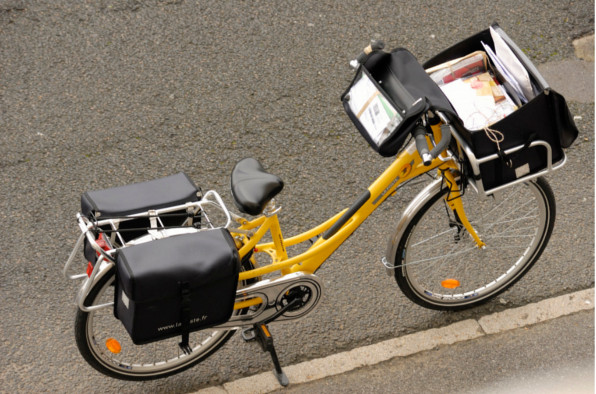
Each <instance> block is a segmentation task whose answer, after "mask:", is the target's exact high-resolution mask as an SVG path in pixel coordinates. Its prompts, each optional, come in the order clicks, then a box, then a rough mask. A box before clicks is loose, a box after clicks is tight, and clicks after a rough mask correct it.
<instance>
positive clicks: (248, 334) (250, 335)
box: [240, 327, 257, 342]
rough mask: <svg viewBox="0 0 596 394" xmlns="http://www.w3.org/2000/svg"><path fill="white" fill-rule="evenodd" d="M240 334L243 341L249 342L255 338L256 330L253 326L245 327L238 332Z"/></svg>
mask: <svg viewBox="0 0 596 394" xmlns="http://www.w3.org/2000/svg"><path fill="white" fill-rule="evenodd" d="M240 334H241V335H242V339H244V342H250V341H254V340H255V339H257V332H256V330H255V329H254V328H253V327H250V328H245V329H244V330H242V331H241V332H240Z"/></svg>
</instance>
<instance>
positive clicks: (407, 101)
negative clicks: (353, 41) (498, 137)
mask: <svg viewBox="0 0 596 394" xmlns="http://www.w3.org/2000/svg"><path fill="white" fill-rule="evenodd" d="M341 99H342V102H343V106H344V109H345V110H346V112H347V114H348V116H349V117H350V119H351V120H352V122H353V123H354V124H355V125H356V128H357V129H358V130H359V131H360V133H361V134H362V136H363V137H364V138H365V139H366V140H367V141H368V143H369V144H370V146H371V147H372V148H373V149H374V150H375V151H376V152H378V153H379V154H380V155H382V156H385V157H388V156H393V155H395V154H396V153H397V152H398V150H399V149H400V147H401V146H402V145H403V143H404V142H405V140H406V138H407V137H408V136H409V134H410V132H411V131H412V129H413V127H414V125H415V124H416V121H417V120H418V119H419V118H420V115H421V114H422V113H424V112H425V111H427V110H429V109H434V110H440V111H446V112H450V113H455V111H454V110H453V108H452V106H451V104H450V103H449V100H447V98H446V97H445V95H444V94H443V92H441V89H440V88H439V87H438V86H437V84H435V83H434V82H433V80H432V79H430V77H429V76H428V75H427V74H426V72H425V71H424V69H423V68H422V67H421V66H420V63H418V61H417V60H416V58H415V57H414V55H412V54H411V53H410V52H409V51H408V50H406V49H403V48H398V49H395V50H394V51H392V52H391V53H387V52H373V53H372V54H371V55H370V56H369V58H368V59H367V60H366V62H365V63H364V64H363V65H362V66H360V68H359V69H358V71H357V72H356V76H355V77H354V79H353V81H352V83H351V84H350V86H349V87H348V89H347V90H346V91H345V92H344V94H343V95H342V97H341ZM381 122H382V123H381Z"/></svg>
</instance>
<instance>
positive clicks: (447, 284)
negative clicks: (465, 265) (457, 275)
mask: <svg viewBox="0 0 596 394" xmlns="http://www.w3.org/2000/svg"><path fill="white" fill-rule="evenodd" d="M441 286H443V287H444V288H446V289H455V288H456V287H459V280H457V279H445V280H444V281H442V282H441Z"/></svg>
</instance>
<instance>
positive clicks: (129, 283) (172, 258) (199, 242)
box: [114, 228, 240, 345]
mask: <svg viewBox="0 0 596 394" xmlns="http://www.w3.org/2000/svg"><path fill="white" fill-rule="evenodd" d="M116 267H117V273H116V277H117V281H116V290H115V309H114V313H115V315H116V317H117V318H118V319H120V321H122V323H123V324H124V327H125V328H126V330H127V331H128V333H129V334H130V336H131V338H132V340H133V342H134V343H135V344H137V345H139V344H145V343H149V342H153V341H157V340H160V339H165V338H169V337H173V336H177V335H182V334H183V331H184V327H185V324H186V325H187V327H188V329H189V331H196V330H199V329H203V328H206V327H209V326H213V325H217V324H221V323H224V322H226V321H227V320H228V319H229V318H230V316H231V314H232V311H233V306H234V299H235V296H236V287H237V283H238V273H239V270H240V260H239V257H238V251H237V249H236V247H235V244H234V241H233V239H232V237H231V235H230V233H229V232H228V231H227V230H226V229H222V228H220V229H212V230H205V231H200V232H197V233H192V234H185V235H177V236H173V237H169V238H164V239H160V240H155V241H150V242H147V243H143V244H139V245H134V246H130V247H126V248H122V249H120V250H119V251H118V255H117V260H116ZM185 290H186V291H187V292H186V293H185ZM185 297H186V299H185ZM185 302H189V303H188V304H187V305H189V306H190V309H189V310H188V311H187V312H186V315H185V312H184V303H185Z"/></svg>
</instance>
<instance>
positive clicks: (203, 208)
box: [62, 190, 235, 312]
mask: <svg viewBox="0 0 596 394" xmlns="http://www.w3.org/2000/svg"><path fill="white" fill-rule="evenodd" d="M180 211H186V212H187V213H189V214H190V215H192V216H194V215H197V214H198V215H201V218H202V221H201V226H200V227H199V228H197V227H195V226H193V225H192V223H190V222H188V223H186V224H185V225H184V226H179V227H173V228H170V227H166V226H164V225H163V222H162V221H161V219H160V216H161V215H167V214H170V213H172V212H180ZM222 215H223V217H222ZM214 217H217V219H216V220H215V221H220V220H221V222H220V224H221V223H223V222H225V224H223V225H216V223H215V222H214V220H213V218H214ZM232 217H234V218H235V215H233V214H232V213H231V212H230V211H229V210H228V209H227V207H226V205H225V204H224V202H223V201H222V199H221V197H220V196H219V194H218V193H217V192H215V191H213V190H210V191H208V192H207V193H205V195H204V196H203V197H202V198H201V200H200V201H196V202H188V203H185V204H181V205H174V206H169V207H165V208H160V209H154V210H148V211H144V212H139V213H135V214H131V215H126V216H122V217H116V218H105V219H101V220H93V219H90V218H88V217H86V216H83V215H81V214H80V213H77V224H78V226H79V229H80V230H81V234H80V235H79V237H78V239H77V241H76V243H75V246H74V248H73V250H72V252H71V253H70V255H69V257H68V260H67V261H66V264H65V265H64V268H63V270H62V272H63V274H64V276H65V277H66V278H67V279H85V281H84V282H83V284H82V286H81V289H80V290H79V293H78V295H77V298H76V304H77V305H78V307H79V308H80V309H81V310H82V311H84V312H90V311H92V310H96V309H100V308H104V307H107V306H113V302H110V303H106V304H101V305H93V306H85V305H84V301H85V299H86V298H87V295H88V294H89V291H90V290H91V288H92V287H93V285H94V284H95V283H97V281H98V280H99V279H101V278H102V277H103V275H105V274H106V273H107V272H108V271H109V270H110V268H112V267H113V266H114V264H115V258H116V257H115V255H116V252H117V251H118V250H119V249H122V248H125V247H128V246H131V245H138V244H140V243H143V242H149V241H152V240H156V239H161V238H167V237H171V236H175V235H181V234H188V233H193V232H198V231H204V230H208V229H213V228H229V227H230V226H231V224H232ZM139 218H146V219H148V220H149V223H150V226H149V227H146V228H144V230H146V234H145V235H143V236H141V237H137V238H135V239H133V240H130V241H125V239H124V237H123V236H122V235H121V234H120V230H119V227H120V224H121V223H124V222H127V221H131V220H134V219H139ZM106 227H108V228H109V229H110V230H108V231H109V232H110V233H112V234H113V235H114V236H115V237H117V239H118V240H119V244H120V245H121V246H117V247H113V246H112V244H111V243H110V244H109V246H108V247H107V248H103V247H102V246H100V245H99V244H98V242H97V239H96V238H95V237H96V234H97V231H98V229H99V228H106ZM84 240H87V243H88V244H89V245H90V246H91V248H93V250H94V251H95V252H96V253H97V254H98V259H97V261H96V262H95V264H94V265H93V270H92V271H91V272H90V273H89V272H86V273H82V274H69V271H70V269H71V266H72V264H73V262H74V260H75V257H76V254H77V252H78V251H79V250H80V249H81V247H82V246H83V243H84Z"/></svg>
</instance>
